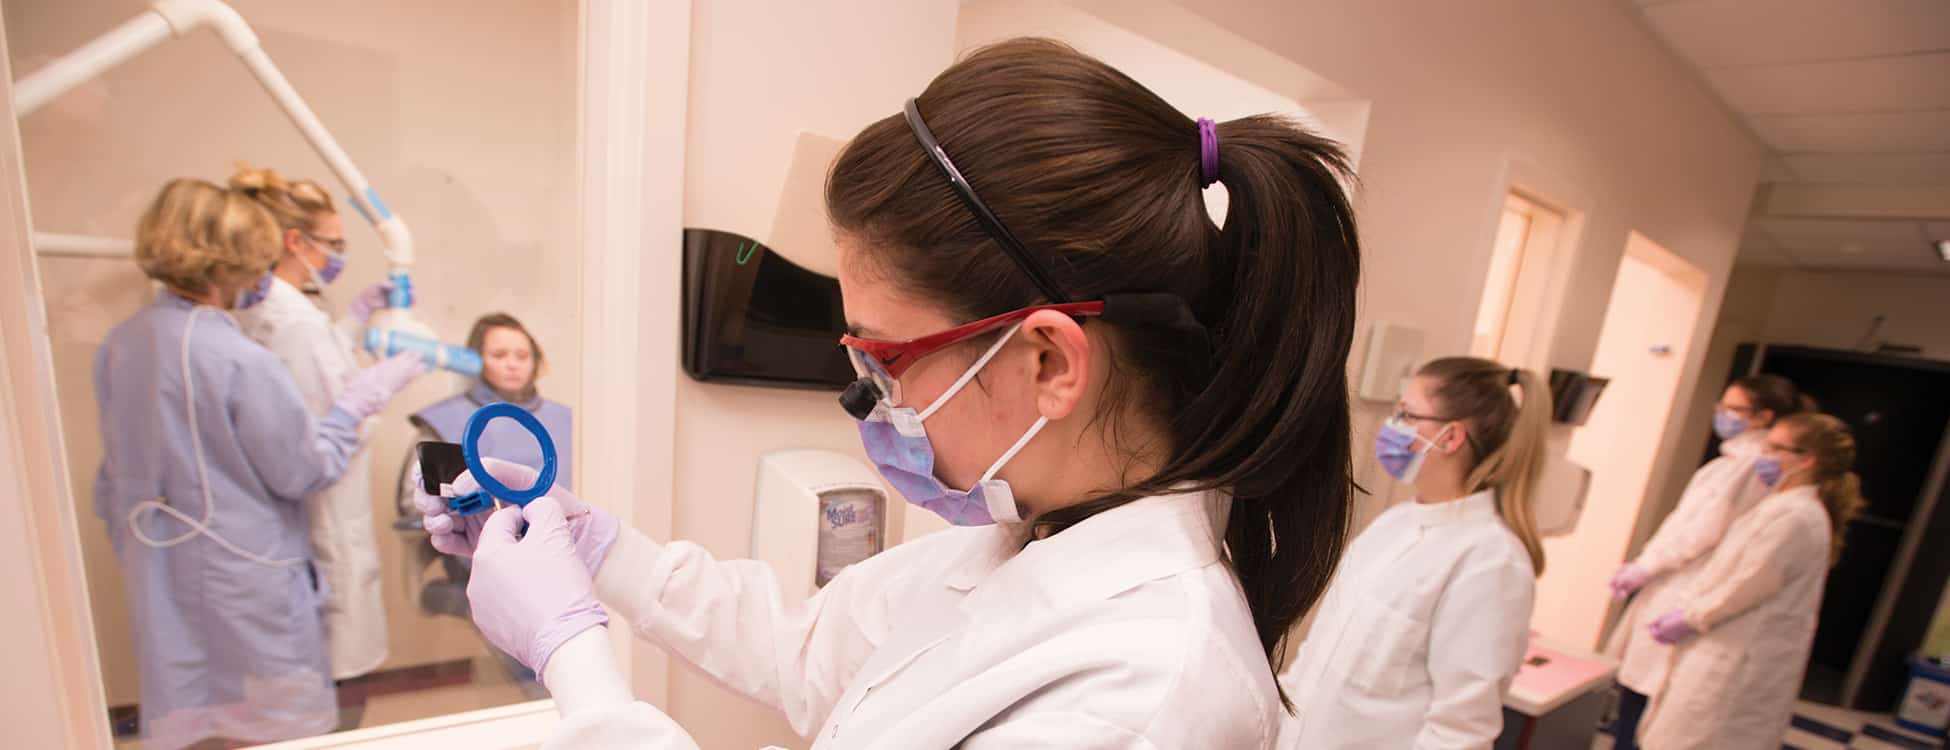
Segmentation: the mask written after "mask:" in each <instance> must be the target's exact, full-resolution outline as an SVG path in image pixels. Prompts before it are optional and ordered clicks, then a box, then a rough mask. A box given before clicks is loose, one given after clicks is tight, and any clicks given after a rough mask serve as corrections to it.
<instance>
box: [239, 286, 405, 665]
mask: <svg viewBox="0 0 1950 750" xmlns="http://www.w3.org/2000/svg"><path fill="white" fill-rule="evenodd" d="M238 319H239V321H240V322H241V323H242V324H243V327H244V332H245V334H247V335H249V336H250V337H251V338H252V339H253V340H255V341H257V343H259V344H262V345H263V346H264V347H265V348H267V349H270V350H271V351H272V352H273V353H275V354H277V355H278V359H279V360H281V361H283V362H284V366H285V368H286V369H289V370H290V371H291V377H292V379H293V380H294V381H296V382H297V384H298V392H299V394H301V395H303V396H304V399H305V404H306V405H307V406H308V407H310V408H311V411H312V413H313V414H317V415H324V414H326V413H327V412H329V411H331V409H332V403H333V402H334V401H335V400H337V398H338V395H339V392H340V391H341V390H342V389H344V387H345V380H346V378H347V377H349V376H351V374H352V373H353V371H354V370H356V369H357V368H358V363H357V361H356V360H355V359H354V358H353V357H354V354H353V351H354V349H353V347H352V336H351V333H352V331H351V328H354V327H356V323H353V322H352V321H347V322H346V323H345V324H343V326H334V325H333V324H332V319H331V318H330V317H329V316H327V315H326V314H325V312H324V311H323V310H320V309H318V306H317V305H314V304H312V302H311V300H309V299H306V298H305V294H304V292H301V291H298V288H297V287H294V286H292V285H291V284H289V283H287V282H285V280H284V279H274V280H273V281H272V282H271V292H270V294H269V295H267V296H266V297H265V298H264V301H263V302H262V303H259V304H258V305H256V306H255V307H251V308H250V309H247V310H242V311H239V314H238ZM368 427H370V424H368ZM305 513H306V522H307V526H308V530H309V533H310V536H311V553H312V562H313V564H314V565H315V566H316V567H317V569H318V577H319V581H320V582H321V583H322V584H324V589H325V605H324V608H323V611H322V616H323V618H324V623H325V634H326V642H327V644H328V646H329V650H330V653H331V662H332V678H333V679H336V680H343V679H348V678H351V677H357V676H359V675H362V674H365V673H367V672H371V671H372V670H374V669H377V668H378V667H379V665H380V663H381V662H384V661H386V653H387V642H386V605H385V600H384V598H383V595H382V591H381V589H380V582H379V546H378V542H377V541H375V540H374V538H373V536H374V532H373V509H372V451H370V450H367V449H366V447H365V446H364V445H361V446H360V448H359V451H358V452H357V453H355V454H353V456H352V461H351V463H349V464H347V465H346V468H345V475H344V476H343V477H341V478H340V479H339V481H338V482H337V483H336V484H333V485H331V486H329V487H326V488H325V489H324V490H322V491H320V492H319V493H318V494H316V495H313V496H311V497H310V498H307V499H306V501H305Z"/></svg>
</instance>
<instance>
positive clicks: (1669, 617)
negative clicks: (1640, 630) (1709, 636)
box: [1648, 609, 1699, 646]
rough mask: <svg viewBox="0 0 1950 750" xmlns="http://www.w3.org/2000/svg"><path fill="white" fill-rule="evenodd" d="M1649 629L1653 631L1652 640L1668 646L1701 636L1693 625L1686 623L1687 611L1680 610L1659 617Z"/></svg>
mask: <svg viewBox="0 0 1950 750" xmlns="http://www.w3.org/2000/svg"><path fill="white" fill-rule="evenodd" d="M1648 629H1650V630H1651V631H1652V640H1655V641H1658V642H1660V643H1663V644H1666V645H1668V646H1670V645H1673V644H1675V643H1678V642H1680V641H1683V640H1686V639H1688V638H1691V637H1693V636H1696V635H1699V631H1698V630H1694V629H1693V625H1692V623H1689V622H1686V612H1685V610H1679V609H1675V610H1671V611H1669V612H1667V613H1665V614H1663V615H1659V617H1658V619H1655V620H1653V621H1652V625H1650V626H1649V628H1648Z"/></svg>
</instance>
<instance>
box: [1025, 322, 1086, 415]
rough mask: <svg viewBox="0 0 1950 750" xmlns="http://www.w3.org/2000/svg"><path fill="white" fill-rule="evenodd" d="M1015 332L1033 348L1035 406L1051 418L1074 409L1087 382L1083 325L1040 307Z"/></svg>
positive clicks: (1066, 413)
mask: <svg viewBox="0 0 1950 750" xmlns="http://www.w3.org/2000/svg"><path fill="white" fill-rule="evenodd" d="M1016 335H1017V336H1019V337H1021V338H1022V340H1023V341H1025V342H1027V343H1029V345H1030V346H1031V347H1032V348H1033V353H1034V354H1035V357H1036V361H1035V363H1034V365H1033V366H1032V368H1031V370H1032V372H1034V373H1035V376H1036V410H1037V411H1039V412H1041V413H1042V415H1043V416H1045V417H1048V418H1050V419H1062V418H1064V417H1067V416H1069V415H1070V413H1071V412H1073V411H1075V410H1076V408H1077V404H1078V403H1081V402H1082V401H1083V397H1084V392H1085V391H1087V390H1088V389H1089V386H1090V366H1091V352H1090V337H1088V336H1085V335H1084V333H1083V325H1082V324H1080V323H1078V322H1077V320H1076V319H1075V318H1072V317H1070V316H1068V315H1064V314H1063V313H1059V312H1056V311H1054V310H1039V311H1037V312H1035V313H1031V314H1030V316H1029V318H1028V319H1026V320H1024V321H1023V323H1022V330H1021V331H1018V332H1017V334H1016Z"/></svg>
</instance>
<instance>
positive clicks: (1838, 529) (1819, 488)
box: [1779, 413, 1869, 566]
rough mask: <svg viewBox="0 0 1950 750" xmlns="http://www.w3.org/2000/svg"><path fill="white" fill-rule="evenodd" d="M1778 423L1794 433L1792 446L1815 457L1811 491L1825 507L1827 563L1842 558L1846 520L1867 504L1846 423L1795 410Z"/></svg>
mask: <svg viewBox="0 0 1950 750" xmlns="http://www.w3.org/2000/svg"><path fill="white" fill-rule="evenodd" d="M1779 424H1782V425H1785V426H1787V428H1788V430H1789V431H1790V432H1791V433H1793V435H1794V449H1795V450H1796V451H1799V452H1800V453H1802V454H1803V455H1807V456H1812V457H1814V459H1815V493H1816V494H1817V495H1819V496H1820V497H1821V506H1822V508H1824V509H1826V510H1827V511H1828V532H1829V541H1828V564H1829V565H1830V566H1833V565H1834V564H1835V563H1838V562H1841V560H1842V543H1843V541H1844V540H1845V538H1846V537H1847V534H1848V522H1849V521H1850V520H1851V519H1853V518H1855V516H1856V514H1858V513H1861V512H1862V509H1863V508H1865V507H1868V505H1869V501H1867V500H1864V499H1863V498H1862V479H1861V477H1858V476H1856V475H1855V472H1854V471H1853V469H1854V468H1855V435H1854V434H1853V433H1851V432H1850V431H1849V429H1848V423H1846V422H1843V421H1842V420H1840V419H1837V418H1835V417H1832V416H1829V415H1827V414H1808V413H1803V414H1796V415H1794V416H1791V417H1788V418H1786V419H1783V420H1781V421H1780V422H1779Z"/></svg>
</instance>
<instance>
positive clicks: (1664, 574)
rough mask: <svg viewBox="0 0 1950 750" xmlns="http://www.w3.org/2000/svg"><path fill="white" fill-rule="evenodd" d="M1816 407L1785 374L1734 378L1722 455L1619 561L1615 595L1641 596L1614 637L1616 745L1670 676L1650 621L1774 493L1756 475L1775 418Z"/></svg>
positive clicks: (1725, 408)
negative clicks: (1631, 555) (1639, 546)
mask: <svg viewBox="0 0 1950 750" xmlns="http://www.w3.org/2000/svg"><path fill="white" fill-rule="evenodd" d="M1812 408H1813V403H1812V401H1811V400H1810V399H1809V398H1808V397H1807V396H1804V395H1802V394H1801V392H1800V391H1799V390H1797V389H1796V388H1795V387H1794V383H1792V382H1790V381H1789V380H1788V379H1787V378H1784V377H1781V376H1779V375H1752V376H1748V377H1743V378H1739V379H1737V380H1735V381H1733V382H1732V383H1730V384H1728V385H1727V389H1726V392H1725V393H1722V394H1721V395H1720V403H1719V406H1718V407H1717V408H1715V409H1714V410H1713V432H1714V434H1716V435H1718V436H1719V437H1720V441H1721V442H1720V455H1719V457H1717V458H1714V459H1713V460H1712V461H1708V462H1707V463H1706V465H1705V466H1701V467H1700V468H1699V470H1698V471H1695V472H1693V478H1692V479H1691V480H1690V481H1688V482H1687V483H1686V490H1685V492H1684V493H1682V494H1681V495H1680V496H1679V503H1678V504H1677V505H1675V506H1674V507H1673V510H1672V513H1671V514H1670V515H1668V516H1666V519H1665V521H1664V522H1663V523H1660V524H1659V530H1658V531H1657V532H1655V533H1654V534H1653V535H1652V538H1651V539H1650V540H1648V541H1647V542H1646V543H1645V548H1644V549H1643V550H1641V551H1640V552H1639V555H1638V557H1637V558H1635V559H1633V560H1632V561H1631V562H1628V563H1625V564H1624V565H1621V566H1619V568H1618V572H1617V573H1616V574H1615V575H1613V576H1612V579H1611V593H1612V596H1613V597H1614V598H1618V599H1623V598H1625V597H1628V596H1632V595H1633V593H1634V592H1637V596H1636V597H1634V598H1633V599H1632V603H1631V604H1630V605H1629V606H1627V607H1626V609H1625V615H1624V616H1623V617H1622V618H1620V619H1619V621H1618V625H1617V626H1616V627H1615V628H1614V629H1613V630H1612V634H1611V637H1610V639H1609V640H1608V641H1607V649H1608V651H1609V653H1610V655H1611V656H1613V657H1614V658H1617V659H1619V669H1618V689H1619V703H1618V720H1617V721H1616V722H1613V724H1612V735H1613V737H1614V738H1615V741H1616V743H1617V744H1616V746H1615V748H1614V750H1633V748H1634V747H1635V746H1636V744H1637V730H1638V724H1639V719H1640V717H1641V716H1642V715H1643V714H1644V712H1645V705H1646V701H1647V700H1648V696H1651V695H1655V694H1657V692H1658V685H1659V683H1660V681H1661V680H1663V679H1664V677H1663V675H1664V673H1665V667H1666V663H1665V662H1666V656H1667V655H1668V652H1669V649H1667V648H1665V647H1664V646H1662V645H1660V644H1658V643H1657V642H1655V641H1653V640H1652V635H1651V633H1650V631H1648V630H1647V629H1646V626H1647V625H1649V624H1651V622H1652V618H1654V617H1657V616H1659V614H1660V613H1662V612H1665V611H1666V610H1668V609H1670V608H1671V607H1672V606H1673V602H1672V601H1671V600H1670V597H1671V595H1672V592H1673V590H1674V588H1675V587H1676V586H1680V585H1681V583H1680V582H1681V581H1682V580H1683V579H1684V578H1686V577H1687V576H1689V575H1692V574H1693V573H1692V572H1691V571H1692V569H1693V568H1694V567H1696V563H1698V561H1700V560H1702V559H1704V558H1705V557H1706V555H1707V554H1708V553H1710V552H1712V551H1713V548H1714V546H1715V545H1718V544H1719V543H1720V539H1721V537H1723V536H1725V535H1726V532H1727V529H1728V528H1729V527H1731V526H1732V525H1733V523H1734V521H1735V520H1736V519H1738V518H1740V517H1741V516H1742V515H1744V514H1746V512H1747V511H1748V510H1750V509H1752V508H1753V507H1754V505H1755V504H1756V503H1758V502H1760V499H1761V498H1762V497H1765V496H1766V495H1767V487H1766V485H1763V484H1761V483H1760V482H1759V481H1758V480H1757V479H1755V478H1754V463H1755V462H1756V461H1759V460H1760V456H1761V453H1762V452H1763V451H1762V449H1763V448H1764V447H1765V446H1766V444H1767V432H1768V430H1769V429H1770V428H1772V427H1773V426H1774V423H1775V421H1776V420H1778V419H1781V418H1784V417H1788V416H1791V415H1794V414H1798V413H1801V412H1803V411H1807V410H1811V409H1812Z"/></svg>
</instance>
